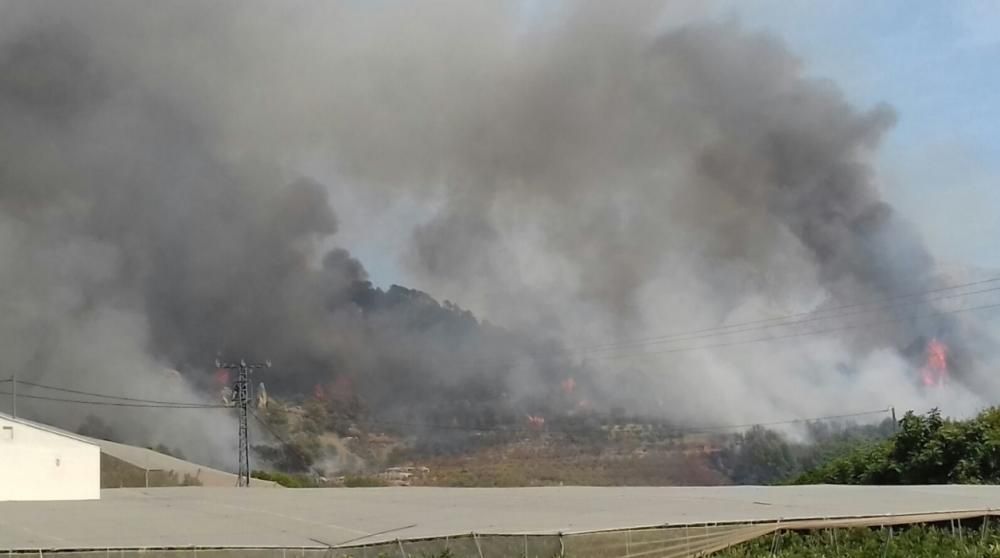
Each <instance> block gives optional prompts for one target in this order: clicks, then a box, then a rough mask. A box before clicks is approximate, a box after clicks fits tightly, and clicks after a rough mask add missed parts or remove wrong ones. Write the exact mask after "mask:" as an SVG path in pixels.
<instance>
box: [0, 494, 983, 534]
mask: <svg viewBox="0 0 1000 558" xmlns="http://www.w3.org/2000/svg"><path fill="white" fill-rule="evenodd" d="M994 509H1000V486H829V485H818V486H776V487H759V486H732V487H658V488H638V487H632V488H597V487H551V488H423V487H417V488H354V489H352V488H340V489H336V488H330V489H288V490H273V489H255V488H159V489H118V490H105V491H103V493H102V494H101V500H100V501H90V502H28V503H23V502H22V503H19V502H0V517H2V518H3V528H2V529H0V549H37V548H64V549H65V548H73V549H83V548H101V549H105V548H156V547H159V548H163V547H191V546H201V547H296V548H299V547H313V548H316V547H324V546H326V545H331V546H335V545H338V544H344V543H347V542H348V541H351V544H360V543H375V542H379V541H392V540H395V539H396V538H399V539H403V540H405V539H416V538H425V537H439V536H456V535H463V534H468V533H470V532H476V533H479V534H555V533H567V534H569V533H574V532H588V531H599V530H609V529H626V528H639V527H651V526H664V525H674V526H683V525H700V524H706V523H727V522H733V523H749V522H775V521H779V520H780V521H791V520H804V519H827V518H851V517H871V516H881V517H890V516H901V515H911V514H927V513H939V512H948V513H959V512H973V511H976V512H978V511H982V512H987V511H988V510H994ZM984 514H985V513H984Z"/></svg>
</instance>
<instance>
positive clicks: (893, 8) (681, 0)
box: [345, 0, 1000, 284]
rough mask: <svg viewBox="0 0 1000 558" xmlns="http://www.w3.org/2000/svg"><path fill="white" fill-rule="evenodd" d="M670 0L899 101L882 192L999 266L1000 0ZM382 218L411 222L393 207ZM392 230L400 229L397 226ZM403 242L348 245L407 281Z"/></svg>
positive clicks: (944, 254)
mask: <svg viewBox="0 0 1000 558" xmlns="http://www.w3.org/2000/svg"><path fill="white" fill-rule="evenodd" d="M566 1H572V0H521V5H522V7H523V8H524V10H523V13H524V14H525V16H526V20H527V21H529V22H530V21H532V20H534V21H539V20H545V19H546V18H551V17H558V14H559V9H558V7H559V6H560V5H561V3H562V2H566ZM609 1H610V0H609ZM614 1H622V2H627V1H632V0H614ZM668 6H670V9H669V10H668V14H671V16H672V17H677V18H679V19H683V20H691V19H694V20H697V19H699V18H710V19H715V18H725V19H736V20H737V21H739V22H740V23H741V24H742V25H743V26H744V27H745V28H747V29H751V30H765V31H769V32H772V33H774V34H775V35H777V36H778V37H780V38H781V39H782V40H784V42H785V43H786V44H787V45H788V46H789V47H790V49H791V50H792V51H793V52H794V53H796V55H798V56H799V57H800V58H801V59H802V61H803V63H804V68H805V70H806V72H807V73H808V74H809V75H811V76H814V77H817V78H829V79H831V80H833V81H834V82H835V83H836V84H837V85H838V86H839V87H840V88H841V89H842V90H843V91H844V92H845V94H846V95H847V96H848V98H849V99H851V100H852V101H853V102H854V103H856V104H857V105H858V106H859V107H860V108H869V107H871V106H872V105H874V104H875V103H879V102H885V103H888V104H890V105H892V106H893V107H894V108H895V110H896V112H897V114H898V122H897V124H896V126H895V127H894V128H893V129H892V130H891V131H890V132H889V133H888V134H887V135H886V137H885V138H884V141H883V145H882V147H881V149H880V151H879V155H878V161H877V163H878V167H879V170H880V176H881V184H882V187H883V189H884V192H885V196H886V198H887V199H888V200H889V201H890V202H891V203H893V205H895V206H896V207H897V208H898V209H899V211H900V213H901V214H903V215H904V216H905V217H906V218H908V219H909V220H911V221H914V222H916V226H917V229H918V230H920V231H921V232H922V233H923V234H924V237H925V239H926V241H927V243H928V245H929V246H930V248H931V250H932V251H933V252H934V254H935V255H936V256H937V257H938V258H939V259H940V260H941V261H942V263H945V264H946V265H948V266H949V267H950V266H952V265H954V266H957V267H960V268H961V267H966V266H969V267H974V268H986V269H992V270H994V271H996V270H1000V94H998V92H1000V0H953V1H944V0H933V1H932V0H920V1H914V0H909V1H907V0H876V1H871V0H826V1H820V0H813V1H804V0H674V2H671V3H668ZM404 209H405V208H404ZM401 211H403V215H405V214H407V213H410V211H404V210H401ZM397 213H398V212H397ZM386 219H388V221H391V222H393V223H398V222H400V221H408V219H406V218H405V217H403V218H401V215H397V214H396V213H393V214H392V215H390V216H389V217H387V218H386ZM345 232H346V231H345ZM394 233H395V234H405V233H404V232H403V231H402V230H400V229H399V227H398V226H397V227H396V228H395V229H394ZM349 240H350V239H349ZM398 243H399V237H398V236H394V235H393V236H386V238H384V239H382V240H379V239H372V238H370V237H367V238H364V239H363V241H362V242H361V243H360V244H354V243H348V245H350V246H352V249H353V250H355V251H356V252H357V253H358V254H359V256H360V257H361V258H362V261H364V262H365V264H366V265H367V266H368V268H369V270H370V271H371V274H372V278H373V279H374V280H375V281H376V283H378V284H388V283H391V282H395V281H402V282H404V283H405V282H406V277H405V272H403V271H402V269H401V268H400V266H399V262H398V255H399V251H398V250H399V246H398Z"/></svg>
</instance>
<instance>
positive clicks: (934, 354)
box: [921, 339, 948, 387]
mask: <svg viewBox="0 0 1000 558" xmlns="http://www.w3.org/2000/svg"><path fill="white" fill-rule="evenodd" d="M921 378H922V379H923V383H924V385H925V386H927V387H942V386H944V384H945V382H946V381H947V379H948V346H947V345H945V344H944V343H942V342H941V341H939V340H937V339H931V340H930V342H929V343H927V360H926V361H925V363H924V367H923V369H922V370H921Z"/></svg>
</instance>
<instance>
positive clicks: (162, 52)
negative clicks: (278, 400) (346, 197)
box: [0, 0, 964, 456]
mask: <svg viewBox="0 0 1000 558" xmlns="http://www.w3.org/2000/svg"><path fill="white" fill-rule="evenodd" d="M662 8H663V6H661V5H660V4H659V3H655V2H636V3H628V4H626V5H622V4H619V3H616V4H615V5H613V6H612V5H610V4H606V3H596V2H594V3H589V2H582V3H572V4H570V5H569V6H567V7H566V8H565V9H564V10H563V11H561V12H559V13H557V14H553V15H551V16H548V17H547V18H546V19H545V20H544V21H531V20H528V21H526V20H525V19H524V17H523V16H522V15H521V14H519V13H518V11H517V10H516V9H515V8H514V7H513V6H508V5H500V4H483V5H479V4H472V3H467V2H436V3H432V4H427V5H421V6H419V8H418V7H417V6H415V5H413V4H411V3H395V2H389V3H378V4H374V5H370V4H366V3H352V2H340V3H332V2H295V3H287V4H286V3H280V4H275V3H265V2H259V3H257V2H242V1H241V2H211V3H196V2H185V1H175V2H157V3H155V4H149V3H147V4H143V5H142V6H138V5H136V4H134V3H132V2H125V1H118V0H101V1H87V2H73V3H67V2H55V1H51V2H49V1H36V2H26V1H25V2H19V1H15V0H8V1H3V2H0V122H2V124H3V127H2V128H0V130H2V131H0V230H2V235H0V262H2V266H0V304H2V305H3V307H4V308H5V310H4V313H3V314H2V315H0V333H2V337H0V338H2V339H3V341H2V348H3V350H4V354H5V355H6V356H5V359H6V363H7V364H6V367H7V368H8V370H15V369H16V370H18V373H19V375H22V376H23V377H25V378H33V379H35V380H36V381H38V382H39V383H49V384H56V385H60V386H67V387H75V388H78V389H89V390H94V391H103V392H114V393H123V392H128V393H129V394H132V395H135V394H139V395H140V396H141V395H143V394H146V395H156V396H157V398H161V399H162V398H183V399H186V400H188V399H190V398H192V397H206V398H208V399H209V400H212V399H211V398H213V397H214V392H213V391H212V390H214V389H215V386H213V385H212V384H211V375H210V374H209V373H208V372H209V370H210V364H209V363H210V362H211V361H212V360H213V359H214V358H215V356H216V355H217V354H219V353H221V354H222V355H223V356H225V357H236V356H245V357H248V358H270V359H271V360H272V361H274V362H275V363H276V371H275V374H277V375H276V376H274V380H273V383H272V384H269V385H268V388H269V391H271V392H272V393H279V394H280V393H282V392H284V393H286V394H287V393H295V392H308V391H309V390H311V389H312V387H313V385H314V384H321V385H326V384H330V383H332V382H334V380H335V379H336V378H341V377H346V378H350V379H351V382H352V384H351V385H356V386H357V389H358V391H359V392H360V393H361V394H362V395H363V397H364V398H365V399H366V400H367V401H368V402H369V404H370V405H372V406H376V407H377V408H378V409H377V410H378V411H379V412H380V414H389V415H397V416H414V415H417V416H419V415H421V414H426V413H421V412H416V411H413V409H419V408H421V407H422V406H433V404H434V403H435V402H437V401H439V399H437V398H438V397H441V395H440V394H442V393H443V394H446V395H445V397H447V398H449V399H452V400H454V399H456V398H457V400H460V402H461V405H465V406H466V407H470V408H472V407H476V405H477V403H476V402H477V401H483V400H490V401H494V400H503V401H525V402H526V403H519V404H517V405H514V406H515V407H517V406H518V405H521V407H523V408H524V409H537V408H538V407H540V406H544V402H545V401H546V396H547V394H548V393H549V392H550V391H551V390H553V389H557V387H556V386H558V383H559V381H561V379H563V378H565V377H566V376H577V377H578V381H579V382H580V385H582V386H585V388H584V389H585V391H586V392H587V393H589V394H590V396H591V397H594V398H598V399H600V401H597V402H596V404H600V405H625V406H628V407H629V408H631V409H634V410H636V411H637V412H657V413H666V414H668V415H669V416H671V417H672V418H678V419H681V418H683V419H688V420H695V421H699V422H706V421H707V419H708V418H709V417H707V416H706V415H707V414H709V413H711V414H712V415H713V417H712V418H713V419H727V418H729V419H734V420H735V419H740V420H745V419H767V418H774V417H775V416H779V417H784V416H788V415H807V416H808V415H815V414H822V413H825V412H828V411H843V410H845V408H846V407H850V408H851V409H850V410H853V409H854V408H856V407H858V406H863V407H868V406H871V405H876V406H880V405H885V404H889V403H896V404H897V405H898V406H903V405H906V404H922V403H924V402H925V400H924V398H923V397H922V396H921V395H920V394H919V393H917V392H916V391H915V390H914V388H913V387H912V386H911V385H910V383H909V380H910V378H911V376H912V372H913V371H912V365H911V364H910V363H909V362H907V361H906V360H904V359H902V358H900V357H899V354H898V352H899V349H900V348H901V347H903V346H905V345H906V344H908V343H912V342H915V341H916V340H917V339H918V338H921V336H926V335H952V336H954V337H955V338H959V335H958V333H959V330H960V329H961V328H962V326H960V325H959V324H957V323H953V321H952V320H943V321H942V320H939V319H935V320H933V322H928V321H927V320H924V321H914V320H904V321H900V322H899V323H897V324H893V325H889V326H886V327H883V328H879V329H877V330H876V331H875V332H874V333H873V332H872V331H871V330H866V331H864V332H861V333H860V334H859V333H858V332H845V333H839V334H831V335H825V336H820V337H819V338H811V339H806V340H802V341H797V342H795V343H794V345H792V344H791V343H784V344H782V345H783V346H782V347H781V350H780V351H777V350H775V348H774V346H769V347H763V346H759V345H753V346H747V347H744V348H741V349H738V350H733V351H732V352H727V351H694V352H685V353H683V354H676V355H675V354H669V355H662V356H660V357H654V358H640V359H636V360H632V359H626V360H625V361H620V360H601V359H597V360H593V359H589V358H588V359H586V360H584V359H582V358H581V357H580V356H579V355H578V354H577V353H576V352H575V350H576V348H577V347H580V346H584V347H586V346H590V345H594V344H598V343H608V342H614V341H622V340H628V339H633V338H637V337H644V336H648V335H655V334H658V333H661V332H664V331H667V332H669V331H672V330H674V331H676V330H691V329H697V328H700V327H705V326H712V325H717V324H719V323H724V322H726V321H733V320H739V319H741V318H743V319H752V318H755V317H759V316H760V315H762V314H763V315H775V314H783V313H789V312H796V311H802V310H809V309H812V308H816V307H821V306H823V305H830V306H835V305H837V304H840V303H843V301H850V300H857V299H867V298H872V297H882V296H893V295H895V294H899V293H904V292H913V291H919V290H924V289H929V288H933V287H935V286H937V285H939V284H940V283H939V281H940V278H939V277H938V271H937V270H936V268H935V264H934V260H933V258H932V257H931V255H929V254H928V253H927V251H926V249H925V248H924V246H923V243H922V241H921V240H920V238H919V235H918V233H917V232H915V231H914V230H913V229H912V228H911V226H910V225H908V224H907V223H906V222H905V221H904V220H902V219H901V218H900V217H899V216H898V215H897V214H895V213H894V211H893V210H892V208H891V207H890V206H889V205H888V204H887V203H886V202H885V200H883V199H882V198H881V196H880V194H879V192H878V188H877V176H876V173H875V170H874V168H873V166H872V163H871V160H872V157H873V153H874V151H875V149H876V148H877V145H878V142H879V140H880V138H881V137H882V135H883V134H884V133H885V132H886V130H887V129H888V128H889V127H890V126H891V124H892V122H893V121H894V118H895V116H894V114H893V112H892V110H891V109H889V108H888V107H885V106H879V107H875V108H873V109H870V110H859V109H857V108H855V107H853V106H851V105H850V104H849V103H847V102H846V101H845V100H844V98H843V95H842V94H841V93H840V92H839V91H838V90H837V88H836V87H835V86H834V85H832V84H830V83H827V82H823V81H818V80H815V79H811V78H807V77H805V76H804V73H803V69H802V67H801V64H800V63H799V61H798V60H797V59H795V58H794V56H792V55H791V54H790V53H788V52H787V50H786V49H785V48H784V47H783V46H782V45H781V44H780V42H778V41H777V40H776V39H774V38H773V37H769V36H766V35H761V34H756V33H750V32H747V31H745V30H743V29H741V28H740V27H739V26H738V25H736V24H732V23H702V24H697V25H695V24H691V25H671V24H670V22H669V21H668V22H667V23H666V24H664V22H663V19H662V18H661V17H659V16H660V15H661V14H662V13H663V12H662ZM306 176H312V177H314V178H304V177H306ZM331 191H339V192H344V191H349V192H352V194H353V195H352V196H351V200H352V201H351V202H350V203H349V205H348V206H346V207H340V206H338V199H330V196H329V192H331ZM399 200H407V201H409V202H411V203H414V204H415V205H416V206H418V207H421V208H422V209H423V212H422V213H421V214H419V215H417V214H415V215H412V216H409V219H410V222H404V223H403V224H402V225H399V224H397V225H398V226H402V227H404V228H406V229H407V230H408V231H410V232H411V233H412V234H407V235H403V236H402V237H401V238H399V239H398V244H399V246H400V247H401V248H400V252H401V263H402V264H403V266H404V269H405V270H406V273H407V277H403V278H401V279H405V280H406V282H411V283H412V284H415V286H417V287H420V288H422V289H424V290H427V291H429V292H431V293H432V294H434V295H435V296H438V297H441V298H447V299H449V300H455V301H457V302H458V303H459V304H461V305H462V306H464V307H468V308H471V309H473V310H474V311H475V312H476V314H477V315H479V316H483V317H486V318H489V319H490V320H491V321H494V322H495V323H498V324H499V325H500V326H503V328H497V327H495V326H491V325H488V324H487V325H483V324H480V323H479V322H477V321H476V319H475V318H473V317H472V316H471V315H469V314H467V313H464V312H463V311H462V310H461V309H460V308H458V307H456V306H454V305H451V304H450V303H449V304H447V305H444V306H439V305H438V304H437V303H436V302H434V301H432V300H427V299H425V298H424V297H425V295H422V294H420V293H417V292H413V291H407V290H405V289H393V290H390V291H382V290H378V289H375V288H373V287H371V286H370V285H369V284H367V283H365V281H366V280H367V275H366V272H365V270H364V267H363V266H362V263H360V262H358V261H357V260H356V259H355V258H354V257H353V256H352V255H351V253H350V252H348V251H347V250H346V249H345V248H350V247H349V246H348V247H340V246H337V244H338V239H340V238H341V236H339V235H338V227H339V224H338V219H337V218H336V217H335V215H334V212H333V209H332V207H333V206H338V210H339V211H338V212H339V213H340V214H341V215H342V216H344V215H348V214H349V215H352V216H353V217H352V219H351V222H353V223H355V225H354V226H355V227H356V228H355V230H353V231H351V234H352V238H363V237H364V236H365V234H366V231H365V228H364V227H365V226H368V227H372V226H379V225H378V223H380V221H379V218H380V216H381V215H384V214H385V211H386V210H387V207H389V206H390V205H391V204H392V203H395V202H396V201H399ZM359 223H360V224H361V226H360V227H359V225H358V224H359ZM345 232H347V231H345ZM331 246H333V247H334V248H333V249H332V250H331ZM456 316H459V317H458V318H456ZM942 324H943V325H942ZM942 330H943V331H942ZM566 343H568V344H569V345H570V349H568V350H567V349H562V348H560V347H562V346H563V345H564V344H566ZM844 367H846V368H849V369H851V370H854V371H855V372H853V373H850V374H844V373H841V372H838V370H842V369H843V368H844ZM170 369H176V370H179V371H180V372H181V374H180V375H172V374H167V373H163V372H162V370H170ZM274 384H277V386H275V385H274ZM890 391H896V392H899V393H896V394H895V395H892V394H890ZM198 394H203V395H198ZM455 394H461V395H455ZM952 396H954V397H956V398H960V397H964V396H963V395H962V394H961V393H959V394H952ZM907 402H910V403H907ZM956 404H957V403H956ZM35 406H36V407H37V410H36V412H37V413H39V414H41V415H45V416H46V417H50V419H51V420H61V421H62V422H64V423H69V422H72V421H79V420H80V418H81V417H82V416H83V414H84V413H86V412H87V411H86V410H83V409H81V410H79V412H77V411H70V407H69V406H62V405H54V404H46V403H44V402H41V401H37V402H35ZM498 412H499V411H498ZM115 413H117V414H115V416H116V417H119V420H117V421H116V424H118V425H119V426H120V427H122V428H130V429H131V431H130V432H131V433H130V434H129V435H130V436H131V437H133V438H143V437H144V438H148V439H151V442H154V443H155V442H159V441H160V440H159V439H154V438H157V437H159V436H168V435H169V434H167V433H165V432H168V431H169V432H174V433H175V434H173V435H174V436H177V435H178V434H176V433H177V432H184V435H185V436H204V437H206V440H201V441H200V442H201V443H200V445H201V446H203V447H207V448H213V447H214V448H219V447H221V446H224V445H225V444H226V443H228V442H224V441H225V440H228V439H230V434H231V433H230V431H229V430H230V426H227V424H228V422H227V419H225V418H224V413H219V417H218V420H217V421H214V422H213V424H216V423H218V425H219V426H218V427H217V428H216V427H212V428H192V427H191V424H201V422H199V421H204V420H205V419H204V416H199V417H190V416H185V415H184V413H181V412H171V413H167V412H159V413H152V412H150V411H148V410H135V411H127V410H120V411H115ZM122 417H124V418H122ZM441 418H447V417H441ZM166 441H167V443H168V445H177V443H176V442H171V441H170V440H166ZM191 445H199V443H198V442H190V443H189V444H188V445H187V446H185V448H186V449H185V451H186V452H187V453H189V455H192V454H194V453H193V452H191V451H189V450H188V449H187V448H188V447H190V446H191ZM208 451H210V450H206V452H208ZM194 455H195V456H197V454H194Z"/></svg>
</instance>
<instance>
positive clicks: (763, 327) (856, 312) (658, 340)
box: [582, 287, 1000, 354]
mask: <svg viewBox="0 0 1000 558" xmlns="http://www.w3.org/2000/svg"><path fill="white" fill-rule="evenodd" d="M996 291H1000V287H992V288H989V289H981V290H978V291H972V292H963V293H955V294H947V295H940V296H937V297H934V298H930V299H927V300H923V301H920V302H918V303H905V304H901V303H894V304H886V305H881V306H875V307H873V308H862V309H859V310H854V311H851V312H844V313H838V314H833V315H830V316H814V317H811V318H806V319H803V320H796V321H790V322H784V323H776V324H768V325H758V326H747V327H742V328H736V329H727V330H726V331H718V332H715V331H705V332H703V333H691V334H687V335H680V334H677V335H675V336H670V337H659V338H650V339H647V340H645V341H641V342H640V341H636V342H632V343H622V344H620V345H605V346H602V347H595V348H593V349H589V350H585V351H582V353H585V354H586V353H596V352H603V351H613V350H616V349H628V348H633V347H645V346H649V345H659V344H662V343H670V342H674V341H693V340H696V339H705V338H710V337H719V336H724V335H735V334H737V333H746V332H748V331H763V330H768V329H775V328H782V327H791V326H796V325H801V324H805V323H811V322H816V321H822V320H831V319H834V318H843V317H847V316H856V315H860V314H868V313H871V312H877V311H882V310H886V309H889V308H894V307H902V308H906V307H915V306H917V305H918V304H927V303H930V302H935V301H939V300H947V299H952V298H959V297H964V296H970V295H977V294H984V293H989V292H996ZM723 328H735V326H720V328H719V329H723Z"/></svg>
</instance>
